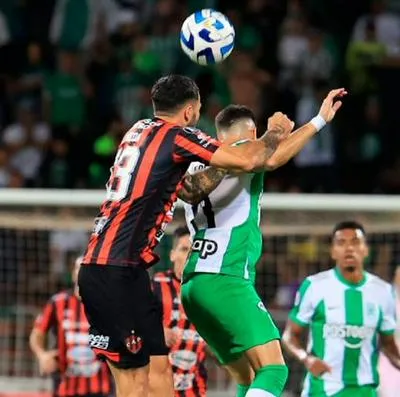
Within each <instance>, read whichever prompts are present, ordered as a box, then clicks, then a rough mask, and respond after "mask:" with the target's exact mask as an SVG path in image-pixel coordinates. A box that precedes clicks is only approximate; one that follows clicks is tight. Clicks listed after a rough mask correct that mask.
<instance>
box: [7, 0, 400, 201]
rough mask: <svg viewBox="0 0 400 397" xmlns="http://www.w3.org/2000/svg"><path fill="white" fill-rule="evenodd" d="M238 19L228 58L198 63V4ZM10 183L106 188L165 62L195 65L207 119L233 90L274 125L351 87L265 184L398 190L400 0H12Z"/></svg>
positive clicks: (310, 112) (176, 68) (209, 121)
mask: <svg viewBox="0 0 400 397" xmlns="http://www.w3.org/2000/svg"><path fill="white" fill-rule="evenodd" d="M206 7H211V8H216V9H219V10H221V11H223V12H224V13H226V14H227V15H228V17H229V18H230V19H231V21H232V22H233V24H234V26H235V29H236V34H237V39H236V48H235V50H234V52H233V53H232V55H231V56H230V58H229V59H228V60H227V61H226V62H224V63H222V64H221V65H218V66H216V67H207V68H205V67H200V66H197V65H196V64H194V63H192V62H191V61H190V60H189V59H188V58H187V57H186V56H185V55H184V54H183V53H182V51H181V50H180V47H179V40H178V37H179V30H180V26H181V23H182V22H183V20H184V19H185V18H186V16H188V15H189V14H190V13H191V12H193V11H195V10H196V9H199V8H206ZM0 60H1V62H0V131H1V133H0V187H3V188H5V187H27V188H29V187H46V188H102V187H103V186H104V184H105V182H106V180H107V178H108V174H109V168H110V166H111V165H112V162H113V158H114V155H115V151H116V148H117V146H118V141H119V140H120V138H121V136H122V135H123V133H124V131H125V130H126V129H127V128H129V126H130V125H131V124H132V122H134V121H135V120H137V119H138V118H144V117H151V115H152V108H151V102H150V98H149V87H151V85H152V83H153V82H154V81H155V79H157V77H159V76H160V75H163V74H167V73H181V74H186V75H189V76H191V77H193V78H195V79H196V81H197V82H198V84H199V86H200V88H201V94H202V101H203V115H202V118H201V120H200V123H199V128H201V129H203V130H205V131H206V132H209V133H210V134H213V133H214V125H213V120H214V117H215V115H216V114H217V113H218V111H219V110H220V109H221V108H223V107H224V106H226V105H227V104H229V103H240V104H244V105H247V106H250V107H251V108H252V109H253V110H254V111H255V113H256V115H257V118H258V120H259V129H260V131H263V130H264V129H265V126H266V120H267V117H268V116H269V115H271V113H272V112H274V111H276V110H280V111H284V112H286V113H287V114H288V115H289V116H290V117H291V118H293V119H294V120H295V121H296V124H298V125H300V124H302V123H304V122H306V121H308V120H309V119H310V118H312V117H313V116H314V115H315V114H316V112H317V111H318V107H319V104H320V102H321V99H322V98H323V97H324V95H325V94H326V93H327V91H328V90H329V89H330V88H332V87H338V86H345V87H346V88H348V90H349V92H350V95H349V96H348V98H346V100H345V104H344V108H343V111H342V112H341V114H340V116H339V117H338V119H337V120H336V122H335V123H334V124H332V125H330V126H328V127H327V128H325V129H324V130H323V131H322V132H321V133H320V134H319V135H318V136H317V137H316V138H315V139H314V140H313V141H312V142H310V144H308V145H307V147H306V148H305V149H304V150H303V151H302V152H301V153H300V154H299V155H298V156H297V157H296V158H295V159H294V160H293V161H292V162H291V163H290V164H289V165H288V166H286V167H284V168H283V169H281V170H278V171H275V172H273V173H271V174H269V175H268V176H267V178H266V185H265V190H266V191H279V192H327V193H340V192H348V193H387V194H395V193H400V178H398V175H399V173H400V155H399V151H398V150H397V148H399V147H400V124H399V122H398V117H397V115H398V110H397V108H398V92H399V91H400V90H399V88H400V68H399V66H400V1H399V0H391V1H389V0H388V1H384V0H370V1H367V0H351V1H345V0H324V1H321V0H287V1H283V0H248V1H245V2H241V4H239V3H238V2H232V1H227V0H220V1H218V0H205V1H201V2H200V1H196V0H188V1H178V0H41V1H29V0H1V2H0Z"/></svg>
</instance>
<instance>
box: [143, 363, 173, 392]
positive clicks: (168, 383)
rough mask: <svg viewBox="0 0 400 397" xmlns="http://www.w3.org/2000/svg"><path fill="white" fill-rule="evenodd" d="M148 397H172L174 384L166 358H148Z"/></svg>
mask: <svg viewBox="0 0 400 397" xmlns="http://www.w3.org/2000/svg"><path fill="white" fill-rule="evenodd" d="M149 384H150V386H149V397H173V396H174V383H173V378H172V369H171V365H170V363H169V361H168V356H151V357H150V375H149Z"/></svg>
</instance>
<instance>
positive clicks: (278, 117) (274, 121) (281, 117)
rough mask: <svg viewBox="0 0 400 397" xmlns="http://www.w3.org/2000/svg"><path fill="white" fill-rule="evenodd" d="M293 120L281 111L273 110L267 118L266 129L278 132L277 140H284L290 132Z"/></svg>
mask: <svg viewBox="0 0 400 397" xmlns="http://www.w3.org/2000/svg"><path fill="white" fill-rule="evenodd" d="M293 127H294V122H293V121H292V120H290V119H289V117H287V116H286V114H283V113H281V112H275V113H274V114H273V115H272V116H271V117H270V118H269V119H268V131H271V130H274V131H276V132H277V133H278V139H279V141H283V140H285V139H286V138H287V137H288V136H289V134H290V133H291V132H292V130H293Z"/></svg>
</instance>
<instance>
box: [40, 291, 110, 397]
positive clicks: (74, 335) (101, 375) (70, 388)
mask: <svg viewBox="0 0 400 397" xmlns="http://www.w3.org/2000/svg"><path fill="white" fill-rule="evenodd" d="M34 327H35V328H36V329H38V330H39V331H41V332H43V333H45V334H47V333H48V332H49V331H50V332H53V333H54V336H55V339H56V348H57V350H58V352H59V354H58V363H59V375H60V379H59V382H58V386H57V390H56V391H55V395H56V396H57V397H69V396H85V395H88V394H102V395H108V394H110V393H111V390H112V383H111V382H112V380H111V374H110V372H109V369H108V367H107V364H106V363H104V362H101V361H99V360H98V359H97V358H96V356H95V354H94V353H93V352H92V350H91V349H90V347H89V323H88V321H87V319H86V315H85V312H84V309H83V304H82V303H81V302H80V301H79V299H78V298H77V297H76V296H75V295H74V294H73V292H72V291H63V292H60V293H58V294H55V295H53V296H52V297H51V298H50V300H49V301H48V302H47V304H46V306H45V307H44V309H43V311H42V313H41V314H39V316H38V317H37V318H36V321H35V324H34Z"/></svg>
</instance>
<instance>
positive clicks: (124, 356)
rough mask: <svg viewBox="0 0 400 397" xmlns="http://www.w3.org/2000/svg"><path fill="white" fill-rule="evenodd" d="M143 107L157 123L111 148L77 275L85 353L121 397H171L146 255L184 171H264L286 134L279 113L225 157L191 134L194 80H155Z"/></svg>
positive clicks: (222, 148)
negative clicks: (153, 378)
mask: <svg viewBox="0 0 400 397" xmlns="http://www.w3.org/2000/svg"><path fill="white" fill-rule="evenodd" d="M151 97H152V102H153V107H154V114H155V117H154V118H153V119H151V120H142V121H139V122H137V123H136V124H135V125H134V126H133V127H132V128H131V129H130V130H129V131H128V132H127V133H126V135H125V136H124V138H123V140H122V142H121V144H120V146H119V150H118V153H117V156H116V159H115V162H114V166H113V167H112V171H111V176H110V179H109V181H108V184H107V194H106V198H105V200H104V202H103V204H102V206H101V210H100V214H99V215H98V217H97V218H96V220H95V226H94V228H93V232H92V235H91V237H90V241H89V244H88V248H87V250H86V253H85V256H84V260H83V266H82V268H81V271H80V273H79V288H80V294H81V297H82V301H83V303H84V306H85V311H86V314H87V316H88V320H89V323H90V325H91V328H90V337H91V339H90V345H91V347H92V348H93V350H94V351H95V352H96V354H97V355H98V356H99V357H101V358H104V359H106V360H107V362H108V363H109V366H110V369H111V372H112V373H113V376H114V378H115V380H116V386H117V390H118V393H119V395H120V397H134V396H140V397H146V396H147V395H149V393H150V395H151V396H160V397H172V396H173V384H172V373H171V368H170V366H169V364H168V358H167V353H168V349H167V347H166V346H165V341H164V334H163V328H162V310H161V307H160V306H159V304H158V302H157V300H156V298H155V296H154V294H153V292H152V290H151V285H150V279H149V276H148V273H147V271H146V268H148V267H149V266H151V265H152V264H153V263H155V262H156V261H157V256H156V255H155V254H154V253H153V249H154V248H155V247H156V245H157V244H158V242H159V241H160V239H161V238H162V236H163V234H164V229H165V227H166V225H167V224H168V223H169V222H170V221H171V219H172V215H173V209H174V203H175V201H176V198H177V191H179V189H180V186H181V179H182V177H183V175H184V174H185V172H186V170H187V168H188V166H189V164H190V162H192V161H201V162H202V163H205V164H210V165H213V166H216V167H220V168H226V169H232V170H236V171H245V172H246V171H253V170H256V169H263V168H264V167H265V166H266V161H267V160H268V158H269V157H270V156H271V154H272V153H273V152H274V151H275V150H276V148H277V146H278V144H279V142H280V141H281V140H283V139H286V137H287V136H288V135H289V133H290V131H291V130H292V128H293V123H292V122H291V121H290V120H289V119H288V118H287V117H286V116H285V115H283V114H282V113H277V114H275V115H274V116H272V117H271V118H270V120H269V131H267V133H266V134H265V135H264V136H263V137H261V138H260V139H259V140H257V141H253V142H249V143H246V144H243V145H240V146H237V147H232V146H230V145H226V144H220V143H219V142H218V141H216V140H214V139H212V138H210V137H209V136H207V135H206V134H204V133H203V132H201V131H199V130H196V129H194V128H192V127H191V126H194V125H196V123H197V121H198V119H199V117H200V107H201V103H200V95H199V89H198V87H197V85H196V83H195V82H194V81H193V80H192V79H190V78H188V77H185V76H177V75H171V76H167V77H162V78H161V79H159V80H158V81H157V82H156V83H155V85H154V86H153V88H152V91H151ZM105 341H107V342H105ZM149 363H150V370H151V367H152V365H157V367H158V368H161V367H163V368H164V372H163V375H162V377H161V380H160V381H159V382H156V383H155V384H149V377H148V371H149V368H148V367H147V365H148V364H149ZM159 373H160V372H159Z"/></svg>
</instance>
